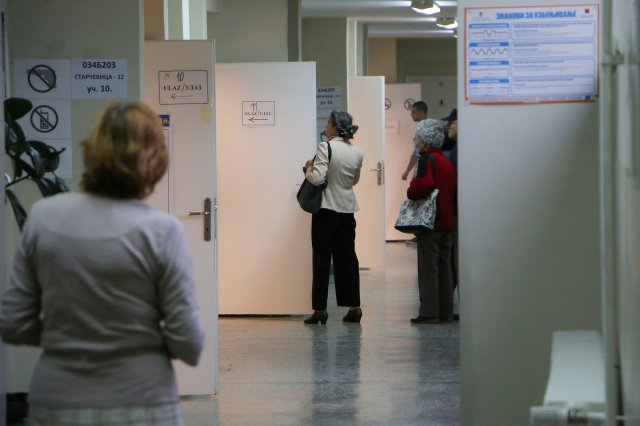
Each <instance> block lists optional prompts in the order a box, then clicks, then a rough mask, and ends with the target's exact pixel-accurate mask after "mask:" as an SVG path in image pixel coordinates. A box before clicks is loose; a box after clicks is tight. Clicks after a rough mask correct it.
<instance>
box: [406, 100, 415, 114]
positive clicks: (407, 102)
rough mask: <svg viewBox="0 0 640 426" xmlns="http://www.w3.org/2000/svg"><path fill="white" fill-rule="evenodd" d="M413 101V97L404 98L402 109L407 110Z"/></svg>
mask: <svg viewBox="0 0 640 426" xmlns="http://www.w3.org/2000/svg"><path fill="white" fill-rule="evenodd" d="M415 102H416V101H415V99H411V98H407V99H405V100H404V109H406V110H407V111H409V110H410V109H411V107H412V106H413V104H414V103H415Z"/></svg>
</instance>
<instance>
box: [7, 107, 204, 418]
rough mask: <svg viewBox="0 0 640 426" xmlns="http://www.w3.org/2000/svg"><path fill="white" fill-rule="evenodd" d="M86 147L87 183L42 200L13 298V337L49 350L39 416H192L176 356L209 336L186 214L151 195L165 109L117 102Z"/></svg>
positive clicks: (33, 409) (21, 252)
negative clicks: (159, 204) (184, 407)
mask: <svg viewBox="0 0 640 426" xmlns="http://www.w3.org/2000/svg"><path fill="white" fill-rule="evenodd" d="M82 147H83V154H84V163H85V172H84V175H83V178H82V183H81V187H82V191H81V192H77V193H65V194H59V195H56V196H53V197H47V198H45V199H42V200H40V201H38V202H36V203H35V204H34V205H33V208H32V209H31V213H30V214H29V218H28V219H27V222H26V224H25V227H24V230H23V234H22V239H21V242H20V246H19V247H18V250H17V252H16V255H15V260H14V265H13V273H12V275H11V279H10V282H9V286H8V289H7V291H6V294H5V295H4V298H3V299H2V305H1V307H2V311H1V312H0V333H1V334H2V338H3V340H4V341H5V342H7V343H11V344H18V345H32V346H40V347H41V348H42V355H41V357H40V360H39V362H38V364H37V366H36V369H35V371H34V373H33V380H32V383H31V388H30V391H29V404H30V409H29V425H32V426H37V425H51V426H55V425H76V424H82V425H92V424H100V425H114V426H115V425H123V424H134V423H135V424H137V425H167V426H168V425H171V426H175V425H182V424H183V422H182V419H181V414H180V408H179V405H178V391H177V386H176V379H175V375H174V372H173V367H172V364H171V359H172V358H177V359H180V360H182V361H184V362H186V363H187V364H190V365H195V364H196V363H197V361H198V357H199V355H200V352H201V350H202V346H203V335H204V334H203V331H202V328H201V326H200V324H199V322H198V319H197V306H196V302H195V297H194V288H193V287H194V282H193V281H194V271H193V267H192V264H191V260H190V257H189V254H188V253H187V248H186V244H185V238H184V235H183V232H182V229H181V227H180V224H179V223H178V221H177V220H176V219H175V218H174V217H172V216H170V215H168V214H167V213H164V212H162V211H159V210H155V209H153V208H151V207H150V206H149V205H147V204H146V203H145V202H143V201H142V200H143V199H144V198H146V197H147V196H148V195H149V194H150V193H151V192H152V191H153V188H154V186H155V184H156V183H157V182H158V181H159V180H160V178H161V177H162V176H163V175H164V173H165V171H166V169H167V164H168V153H167V149H166V146H165V143H164V136H163V133H162V127H161V125H160V121H159V118H158V116H157V115H156V114H155V113H154V112H153V111H152V110H151V109H150V108H148V107H147V106H145V105H144V104H142V103H139V102H131V103H119V104H112V105H110V106H109V107H107V108H106V110H105V111H104V112H103V113H102V115H101V116H100V118H99V119H98V121H97V123H96V124H95V125H94V127H93V129H92V131H91V133H90V135H89V136H88V137H87V138H86V139H85V140H84V141H83V142H82Z"/></svg>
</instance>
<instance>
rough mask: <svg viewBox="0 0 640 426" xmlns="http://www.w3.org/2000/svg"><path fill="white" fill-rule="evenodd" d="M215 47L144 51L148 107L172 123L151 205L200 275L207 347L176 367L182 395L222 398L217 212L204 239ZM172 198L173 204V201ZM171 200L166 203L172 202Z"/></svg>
mask: <svg viewBox="0 0 640 426" xmlns="http://www.w3.org/2000/svg"><path fill="white" fill-rule="evenodd" d="M214 61H215V55H214V47H213V42H212V41H164V42H160V41H159V42H155V41H149V42H146V43H145V58H144V63H145V69H144V78H145V100H146V102H147V103H148V104H149V105H150V106H151V107H152V108H153V109H154V110H155V111H156V112H157V113H158V114H163V115H166V116H168V117H165V118H168V120H169V123H168V136H169V141H170V147H171V152H170V155H171V158H170V174H169V178H168V182H169V183H168V185H165V186H161V187H160V188H166V189H165V190H164V191H168V193H167V194H166V197H164V196H162V195H163V194H158V193H157V194H154V196H153V197H152V198H150V202H153V203H159V204H156V205H157V206H158V207H160V208H163V207H165V206H167V205H168V206H169V211H170V212H171V213H172V214H174V215H175V216H176V217H177V218H178V219H179V220H180V222H181V223H182V226H183V228H184V231H185V234H186V236H187V242H188V245H189V250H190V253H191V257H192V259H193V263H194V266H195V270H196V295H197V299H198V304H199V306H200V320H201V321H202V324H203V325H204V329H205V333H206V345H205V348H204V352H203V353H202V356H201V358H200V362H199V364H198V366H197V367H195V368H193V367H189V366H187V365H185V364H183V363H181V362H176V363H174V366H175V369H176V374H177V376H178V386H179V390H180V394H181V395H206V394H214V393H216V390H217V367H218V342H217V340H218V310H217V306H218V303H217V282H216V272H217V269H216V240H215V226H216V223H215V211H214V209H213V208H212V211H211V215H209V218H211V227H210V229H209V231H210V233H211V237H210V238H205V219H204V218H206V217H207V216H205V215H192V216H190V215H188V212H203V211H204V205H205V199H210V200H211V201H212V204H215V198H216V191H215V180H214V178H215V174H214V171H215V164H216V162H215V121H214V120H215V113H214V108H213V105H214ZM169 195H170V197H169ZM167 200H168V201H167Z"/></svg>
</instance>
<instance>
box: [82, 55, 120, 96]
mask: <svg viewBox="0 0 640 426" xmlns="http://www.w3.org/2000/svg"><path fill="white" fill-rule="evenodd" d="M71 96H72V97H73V98H74V99H110V98H126V97H127V61H126V60H125V59H73V60H71Z"/></svg>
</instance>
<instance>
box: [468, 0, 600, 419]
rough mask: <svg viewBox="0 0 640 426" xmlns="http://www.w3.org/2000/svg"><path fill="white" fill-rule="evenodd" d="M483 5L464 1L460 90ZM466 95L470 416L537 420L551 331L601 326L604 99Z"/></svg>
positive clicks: (490, 2)
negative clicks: (469, 98)
mask: <svg viewBox="0 0 640 426" xmlns="http://www.w3.org/2000/svg"><path fill="white" fill-rule="evenodd" d="M566 3H576V2H571V1H569V2H566ZM535 4H536V5H556V2H555V0H538V1H537V2H536V3H535ZM508 5H510V4H509V3H507V2H505V1H497V0H487V1H485V2H484V3H483V6H508ZM471 6H478V5H477V2H475V1H473V0H460V1H459V3H458V10H459V16H460V18H461V26H460V32H459V37H458V83H459V85H458V87H459V88H460V89H462V88H463V87H464V40H465V38H464V9H465V7H471ZM463 95H464V91H463V90H460V91H459V95H458V112H459V125H458V127H459V138H458V153H459V154H458V155H459V158H458V164H459V234H460V296H461V308H460V314H461V323H460V336H461V337H460V338H461V345H460V354H461V382H462V423H463V424H464V425H465V426H472V425H474V426H495V425H509V426H519V425H526V424H528V413H529V407H530V406H532V405H539V404H540V403H541V402H542V400H543V396H544V389H545V385H546V381H547V375H548V371H549V356H550V342H551V333H552V332H553V331H554V330H569V329H595V330H599V329H600V323H601V321H600V318H601V308H600V288H599V261H600V258H599V252H598V248H599V239H598V226H599V222H598V220H599V216H598V125H597V123H598V102H597V101H596V102H594V103H574V104H571V103H563V104H544V105H519V106H478V105H468V104H466V103H465V100H464V96H463Z"/></svg>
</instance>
